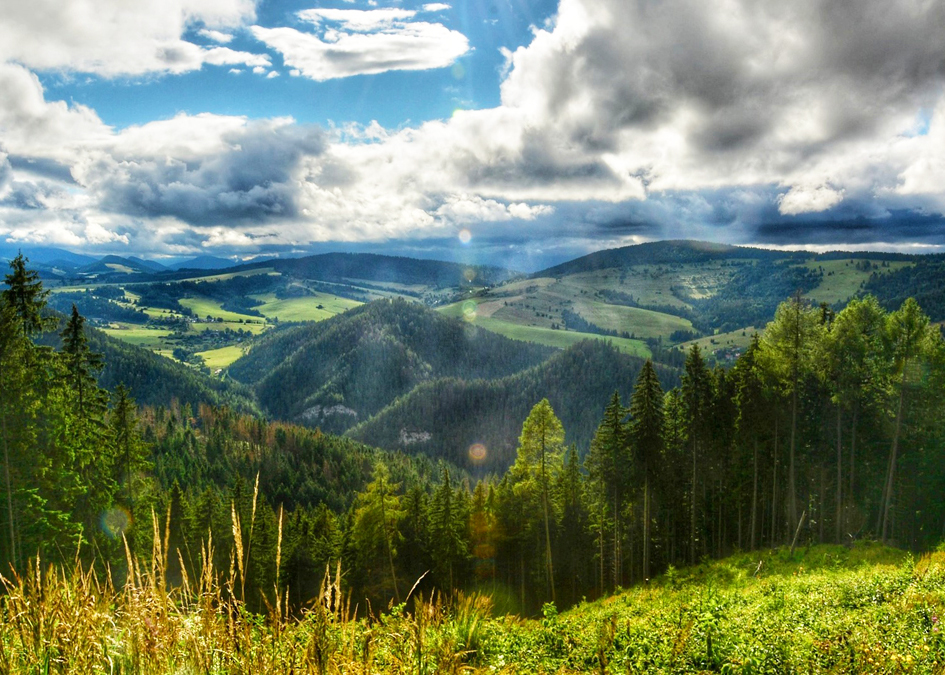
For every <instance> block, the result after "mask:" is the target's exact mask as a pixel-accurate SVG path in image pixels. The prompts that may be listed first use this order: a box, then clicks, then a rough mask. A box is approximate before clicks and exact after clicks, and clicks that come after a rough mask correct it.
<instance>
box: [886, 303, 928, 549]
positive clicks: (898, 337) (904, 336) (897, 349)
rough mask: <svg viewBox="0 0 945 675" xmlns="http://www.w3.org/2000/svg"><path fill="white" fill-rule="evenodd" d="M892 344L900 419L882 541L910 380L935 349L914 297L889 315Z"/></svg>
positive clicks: (889, 472)
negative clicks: (924, 358) (915, 366)
mask: <svg viewBox="0 0 945 675" xmlns="http://www.w3.org/2000/svg"><path fill="white" fill-rule="evenodd" d="M886 331H887V335H888V336H889V340H890V344H891V347H892V373H891V374H892V376H893V377H892V378H891V379H892V380H893V381H894V382H897V384H896V387H895V391H896V398H897V401H896V404H895V409H896V422H895V428H894V431H893V440H892V448H891V449H890V451H889V466H888V468H887V470H886V481H885V486H884V487H883V501H882V508H881V511H880V514H881V516H880V518H881V520H880V522H881V525H880V527H879V528H878V529H879V531H878V536H879V538H880V539H881V540H882V541H884V542H885V541H887V539H888V537H889V532H890V527H889V521H890V518H889V514H890V509H891V507H892V502H893V492H894V490H895V486H896V465H897V462H898V459H899V439H900V437H901V435H902V420H903V416H904V414H905V410H906V406H907V401H906V389H907V387H908V386H909V384H910V380H913V381H914V380H916V379H918V374H917V373H916V372H914V369H913V368H914V365H915V364H916V362H917V361H918V360H920V359H921V358H922V357H923V356H924V355H925V354H927V353H929V352H930V351H931V346H932V344H934V343H933V335H932V333H931V331H930V330H929V318H928V316H926V315H925V313H924V312H923V311H922V309H921V308H920V307H919V304H918V303H917V302H916V301H915V299H914V298H908V299H907V300H906V301H905V302H904V303H902V307H900V308H899V309H898V310H897V311H895V312H893V313H892V314H890V315H889V318H888V320H887V327H886Z"/></svg>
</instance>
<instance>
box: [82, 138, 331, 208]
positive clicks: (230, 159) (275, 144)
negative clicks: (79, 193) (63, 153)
mask: <svg viewBox="0 0 945 675" xmlns="http://www.w3.org/2000/svg"><path fill="white" fill-rule="evenodd" d="M223 140H224V141H225V142H226V143H227V149H226V150H225V151H223V152H219V153H215V154H209V155H207V156H202V157H197V158H194V157H187V158H184V159H179V158H174V157H149V156H130V157H123V156H117V157H114V156H110V157H107V158H105V159H102V160H100V161H99V162H97V163H96V164H95V165H93V166H92V168H91V171H90V174H91V176H92V179H91V181H90V182H91V183H92V184H93V185H94V187H95V188H96V189H97V191H98V192H99V195H100V204H101V206H102V208H104V209H105V210H107V211H111V212H116V213H123V214H127V215H132V216H141V217H155V216H173V217H176V218H179V219H180V220H183V221H185V222H187V223H190V224H192V225H217V224H229V223H235V222H236V223H238V222H246V221H254V222H265V221H269V220H279V219H285V218H291V217H294V216H296V215H297V214H298V210H299V209H298V203H297V191H298V188H297V185H296V181H295V179H294V178H293V172H294V171H295V169H296V168H297V167H298V164H299V161H300V160H301V159H302V158H303V157H305V156H312V155H317V154H320V153H321V152H323V150H324V148H325V140H324V135H323V133H322V132H321V131H319V130H317V129H313V128H311V127H301V126H278V127H274V126H272V125H269V124H264V123H253V124H250V125H248V126H247V127H246V128H244V129H241V130H240V131H238V132H232V133H230V134H228V135H226V136H224V137H223Z"/></svg>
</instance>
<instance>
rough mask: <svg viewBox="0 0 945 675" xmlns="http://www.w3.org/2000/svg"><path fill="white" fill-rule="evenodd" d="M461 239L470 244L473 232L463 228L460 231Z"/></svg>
mask: <svg viewBox="0 0 945 675" xmlns="http://www.w3.org/2000/svg"><path fill="white" fill-rule="evenodd" d="M459 240H460V241H461V242H462V243H464V244H468V243H469V242H470V241H472V232H470V231H469V230H467V229H465V228H463V229H462V230H460V231H459Z"/></svg>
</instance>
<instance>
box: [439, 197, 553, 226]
mask: <svg viewBox="0 0 945 675" xmlns="http://www.w3.org/2000/svg"><path fill="white" fill-rule="evenodd" d="M552 213H554V208H552V207H550V206H546V205H541V204H539V205H536V206H530V205H528V204H524V203H518V204H502V203H499V202H497V201H495V200H494V199H483V198H482V197H479V196H477V195H466V194H461V195H450V196H448V197H447V198H446V200H445V202H444V203H443V205H442V206H440V207H439V208H437V209H436V211H435V212H434V215H435V216H436V217H437V218H438V219H440V220H442V221H444V222H446V223H449V224H452V225H472V224H476V223H494V222H508V221H510V220H515V219H517V220H534V219H535V218H537V217H538V216H540V215H550V214H552Z"/></svg>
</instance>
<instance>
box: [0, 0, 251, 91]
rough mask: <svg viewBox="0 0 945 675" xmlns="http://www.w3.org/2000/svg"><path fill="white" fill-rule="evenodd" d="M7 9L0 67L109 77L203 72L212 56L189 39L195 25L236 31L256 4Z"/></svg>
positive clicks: (217, 0) (173, 1)
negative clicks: (9, 63) (19, 66)
mask: <svg viewBox="0 0 945 675" xmlns="http://www.w3.org/2000/svg"><path fill="white" fill-rule="evenodd" d="M2 4H3V21H0V61H15V62H17V63H20V64H23V65H25V66H27V67H28V68H32V69H36V70H63V71H70V72H83V73H93V74H96V75H101V76H105V77H115V76H122V75H140V74H144V73H181V72H185V71H188V70H195V69H198V68H200V66H201V65H202V64H203V63H204V62H205V60H206V57H207V55H208V54H213V52H214V50H212V49H211V50H206V49H203V48H201V47H198V46H197V45H194V44H193V43H190V42H187V41H185V40H183V39H182V37H181V36H182V35H183V34H184V32H185V30H186V29H187V28H188V27H189V26H193V25H203V26H204V27H205V28H206V29H208V30H210V29H218V28H233V27H236V26H239V25H242V24H245V23H248V22H250V21H252V20H253V19H254V18H255V2H254V1H253V0H135V2H131V3H129V2H125V0H83V1H81V2H80V1H76V2H68V3H66V4H63V3H62V2H60V1H59V0H35V1H31V2H18V1H15V0H6V1H5V2H3V3H2ZM51 17H53V19H52V20H51ZM214 32H218V31H214ZM220 35H223V33H220ZM211 58H213V57H211ZM244 58H250V55H247V56H245V57H244Z"/></svg>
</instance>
